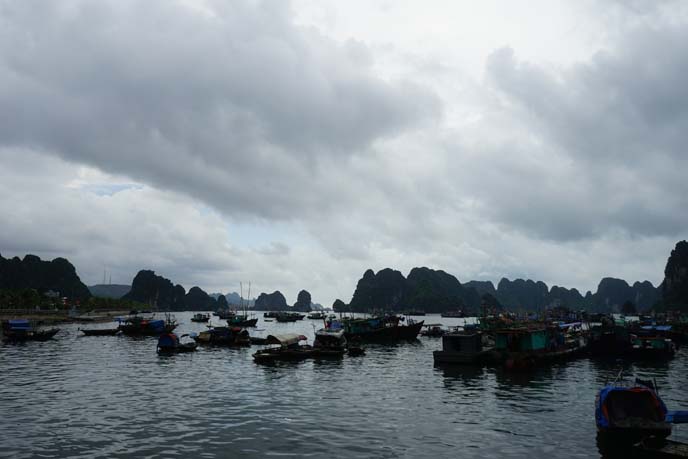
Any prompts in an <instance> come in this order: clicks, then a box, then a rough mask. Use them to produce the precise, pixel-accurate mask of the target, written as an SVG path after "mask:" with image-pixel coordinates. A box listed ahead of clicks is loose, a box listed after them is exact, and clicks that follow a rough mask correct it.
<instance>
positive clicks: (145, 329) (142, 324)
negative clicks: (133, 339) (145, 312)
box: [117, 316, 177, 336]
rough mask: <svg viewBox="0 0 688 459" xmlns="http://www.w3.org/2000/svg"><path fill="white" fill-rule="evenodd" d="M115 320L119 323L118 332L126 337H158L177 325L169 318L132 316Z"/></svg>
mask: <svg viewBox="0 0 688 459" xmlns="http://www.w3.org/2000/svg"><path fill="white" fill-rule="evenodd" d="M117 320H118V321H119V322H120V326H119V329H120V331H121V332H122V334H124V335H127V336H160V335H162V334H163V333H171V332H172V330H174V329H175V328H176V327H177V323H176V322H175V321H174V320H172V319H171V318H168V319H166V320H163V319H152V318H146V317H141V316H133V317H129V318H126V319H121V318H120V319H117Z"/></svg>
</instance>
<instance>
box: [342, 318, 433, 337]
mask: <svg viewBox="0 0 688 459" xmlns="http://www.w3.org/2000/svg"><path fill="white" fill-rule="evenodd" d="M400 319H401V318H400V317H399V316H380V317H373V318H369V319H344V320H342V321H341V324H342V327H343V329H344V336H345V337H346V339H347V340H349V341H350V340H352V339H358V340H360V341H361V342H367V343H396V342H399V341H413V340H415V339H417V338H418V333H420V330H421V328H423V321H420V322H414V321H413V320H411V319H409V320H408V321H407V323H406V324H405V325H402V324H400Z"/></svg>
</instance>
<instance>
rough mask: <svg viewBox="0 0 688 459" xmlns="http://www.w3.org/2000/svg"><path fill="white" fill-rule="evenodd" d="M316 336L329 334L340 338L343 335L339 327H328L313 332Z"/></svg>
mask: <svg viewBox="0 0 688 459" xmlns="http://www.w3.org/2000/svg"><path fill="white" fill-rule="evenodd" d="M315 335H316V336H331V337H332V338H341V337H343V336H344V330H342V329H341V328H339V329H330V328H321V329H320V330H318V331H317V332H315Z"/></svg>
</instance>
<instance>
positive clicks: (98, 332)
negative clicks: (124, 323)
mask: <svg viewBox="0 0 688 459" xmlns="http://www.w3.org/2000/svg"><path fill="white" fill-rule="evenodd" d="M80 330H81V333H83V334H84V335H86V336H114V335H116V334H118V333H119V328H94V329H88V328H82V329H80Z"/></svg>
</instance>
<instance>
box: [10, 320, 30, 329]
mask: <svg viewBox="0 0 688 459" xmlns="http://www.w3.org/2000/svg"><path fill="white" fill-rule="evenodd" d="M7 323H9V325H10V329H12V330H30V329H31V324H30V323H29V321H28V320H26V319H12V320H8V321H7Z"/></svg>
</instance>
